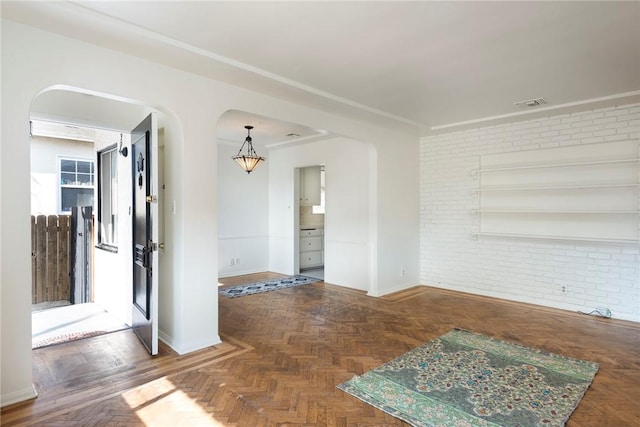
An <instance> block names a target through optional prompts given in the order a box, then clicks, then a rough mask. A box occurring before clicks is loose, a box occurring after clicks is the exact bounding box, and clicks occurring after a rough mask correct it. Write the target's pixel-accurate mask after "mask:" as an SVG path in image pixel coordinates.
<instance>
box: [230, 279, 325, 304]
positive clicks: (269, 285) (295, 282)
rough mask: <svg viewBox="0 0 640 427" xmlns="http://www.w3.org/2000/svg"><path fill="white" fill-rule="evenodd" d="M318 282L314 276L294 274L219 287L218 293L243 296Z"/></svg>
mask: <svg viewBox="0 0 640 427" xmlns="http://www.w3.org/2000/svg"><path fill="white" fill-rule="evenodd" d="M314 282H320V279H316V278H315V277H309V276H302V275H300V274H298V275H296V276H287V277H281V278H279V279H273V280H266V281H264V282H255V283H249V284H246V285H238V286H233V287H231V288H221V289H220V291H218V293H219V294H220V295H224V296H225V297H227V298H237V297H244V296H246V295H253V294H260V293H262V292H269V291H275V290H277V289H284V288H291V287H293V286H301V285H308V284H309V283H314Z"/></svg>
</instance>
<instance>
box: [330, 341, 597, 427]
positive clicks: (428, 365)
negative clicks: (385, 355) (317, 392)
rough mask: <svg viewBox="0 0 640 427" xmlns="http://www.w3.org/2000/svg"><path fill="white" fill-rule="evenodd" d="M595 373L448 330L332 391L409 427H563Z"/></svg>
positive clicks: (572, 362)
mask: <svg viewBox="0 0 640 427" xmlns="http://www.w3.org/2000/svg"><path fill="white" fill-rule="evenodd" d="M597 371H598V364H597V363H594V362H587V361H583V360H578V359H572V358H569V357H564V356H559V355H557V354H552V353H546V352H544V351H542V350H539V349H535V348H529V347H524V346H521V345H517V344H510V343H507V342H504V341H500V340H497V339H494V338H490V337H487V336H484V335H480V334H477V333H473V332H468V331H464V330H460V329H454V330H452V331H450V332H448V333H447V334H445V335H442V336H441V337H439V338H436V339H434V340H432V341H429V342H428V343H426V344H424V345H422V346H420V347H417V348H415V349H413V350H411V351H409V352H408V353H405V354H403V355H402V356H400V357H398V358H396V359H394V360H392V361H390V362H388V363H385V364H384V365H382V366H380V367H378V368H376V369H373V370H371V371H368V372H365V373H364V374H363V375H360V376H355V377H354V378H353V379H351V380H350V381H347V382H345V383H342V384H339V385H338V388H339V389H341V390H343V391H345V392H347V393H349V394H351V395H353V396H355V397H357V398H358V399H360V400H362V401H364V402H366V403H368V404H370V405H372V406H374V407H376V408H378V409H380V410H382V411H384V412H386V413H388V414H390V415H392V416H395V417H397V418H399V419H401V420H404V421H406V422H407V423H409V424H411V425H413V426H433V425H446V426H454V425H465V426H563V425H564V424H565V423H566V421H567V419H568V418H569V416H570V415H571V414H572V413H573V411H574V410H575V408H576V407H577V406H578V403H580V400H581V399H582V397H583V395H584V393H585V392H586V391H587V389H588V388H589V385H590V384H591V381H592V380H593V378H594V376H595V374H596V372H597Z"/></svg>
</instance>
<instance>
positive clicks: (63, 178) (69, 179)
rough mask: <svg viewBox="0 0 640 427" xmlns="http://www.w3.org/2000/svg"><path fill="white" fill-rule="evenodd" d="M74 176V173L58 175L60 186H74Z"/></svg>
mask: <svg viewBox="0 0 640 427" xmlns="http://www.w3.org/2000/svg"><path fill="white" fill-rule="evenodd" d="M75 183H76V174H75V173H63V174H60V184H62V185H75Z"/></svg>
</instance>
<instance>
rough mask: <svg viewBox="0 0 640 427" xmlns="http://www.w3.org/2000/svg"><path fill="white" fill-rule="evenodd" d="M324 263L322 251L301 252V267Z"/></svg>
mask: <svg viewBox="0 0 640 427" xmlns="http://www.w3.org/2000/svg"><path fill="white" fill-rule="evenodd" d="M318 265H322V252H321V251H316V252H303V253H301V254H300V268H305V267H315V266H318Z"/></svg>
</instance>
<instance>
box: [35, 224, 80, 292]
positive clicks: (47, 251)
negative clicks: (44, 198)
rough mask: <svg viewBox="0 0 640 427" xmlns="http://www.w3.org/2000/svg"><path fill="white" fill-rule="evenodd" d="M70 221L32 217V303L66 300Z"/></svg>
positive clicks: (69, 286)
mask: <svg viewBox="0 0 640 427" xmlns="http://www.w3.org/2000/svg"><path fill="white" fill-rule="evenodd" d="M70 222H71V217H70V216H68V215H49V216H45V215H38V216H33V215H32V216H31V282H32V283H31V286H32V292H31V293H32V295H33V297H32V303H33V304H37V303H40V302H45V301H63V300H67V301H68V300H69V299H70V294H71V278H70V274H69V273H70V269H69V265H70V262H69V258H70V244H69V241H70V237H69V236H70V233H69V226H70Z"/></svg>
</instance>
